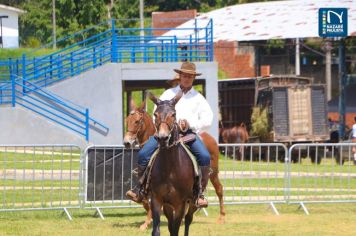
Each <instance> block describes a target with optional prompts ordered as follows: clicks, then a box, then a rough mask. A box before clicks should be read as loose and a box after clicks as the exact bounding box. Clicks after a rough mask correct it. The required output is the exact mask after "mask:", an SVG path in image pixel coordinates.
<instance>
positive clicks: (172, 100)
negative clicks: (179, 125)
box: [169, 91, 183, 106]
mask: <svg viewBox="0 0 356 236" xmlns="http://www.w3.org/2000/svg"><path fill="white" fill-rule="evenodd" d="M182 96H183V92H182V91H179V92H178V93H177V95H176V96H175V97H174V98H172V99H171V100H170V101H169V102H170V103H171V104H172V105H173V106H175V105H176V104H177V102H178V101H179V99H181V97H182Z"/></svg>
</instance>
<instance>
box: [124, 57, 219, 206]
mask: <svg viewBox="0 0 356 236" xmlns="http://www.w3.org/2000/svg"><path fill="white" fill-rule="evenodd" d="M174 71H175V72H177V73H178V74H179V75H180V84H179V85H177V86H176V87H174V88H171V89H168V90H166V91H165V92H164V93H163V94H162V95H161V97H160V100H170V99H172V98H174V97H175V96H176V95H177V94H178V93H179V92H180V91H182V92H183V96H182V98H181V99H180V100H179V101H178V103H177V104H176V107H175V108H176V119H177V120H178V124H179V126H180V129H181V132H182V133H184V134H192V133H197V134H199V133H200V132H203V131H207V130H208V129H209V128H210V126H211V124H212V121H213V112H212V110H211V108H210V105H209V103H208V102H207V101H206V99H205V98H204V97H203V95H201V94H200V93H199V92H197V91H196V90H195V89H194V88H193V82H194V79H195V77H196V76H199V75H201V73H197V72H196V67H195V64H194V63H191V62H183V64H182V66H181V68H180V69H174ZM186 144H187V145H188V146H189V148H190V151H191V152H192V153H193V155H194V156H195V157H196V159H197V162H198V164H199V166H200V169H201V178H200V181H201V183H200V186H201V188H200V192H199V197H198V200H197V206H198V207H207V206H208V201H207V199H206V198H204V195H203V192H204V191H205V188H206V186H207V184H208V180H209V171H210V154H209V152H208V150H207V149H206V147H205V145H204V144H203V142H202V141H201V140H200V138H199V137H198V136H196V137H195V139H192V140H191V141H188V142H187V143H186ZM157 147H158V143H157V140H156V138H155V137H153V136H151V137H150V138H149V140H148V141H147V142H146V144H145V145H144V146H143V147H142V149H141V150H140V151H139V153H138V168H137V169H138V178H139V185H138V186H136V187H135V188H134V189H131V190H129V191H128V192H127V193H126V196H127V197H128V198H129V199H131V200H132V201H134V202H137V203H141V202H142V199H143V198H144V197H145V196H144V193H143V191H142V190H143V188H142V186H141V185H142V183H143V182H144V181H143V180H142V177H143V175H144V172H145V169H146V167H147V165H148V163H149V161H150V159H151V157H152V155H153V153H154V152H155V150H156V149H157Z"/></svg>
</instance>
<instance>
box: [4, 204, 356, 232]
mask: <svg viewBox="0 0 356 236" xmlns="http://www.w3.org/2000/svg"><path fill="white" fill-rule="evenodd" d="M276 207H277V209H278V210H279V212H280V215H279V216H277V215H275V214H274V213H273V212H272V210H271V209H269V208H268V206H267V205H237V206H227V215H226V222H225V224H217V223H216V220H217V217H218V214H219V213H218V208H217V207H216V206H212V207H209V208H208V213H209V216H208V217H206V216H205V215H204V214H203V212H202V211H201V212H198V213H196V214H195V217H194V220H193V224H192V225H191V229H190V235H192V236H195V235H196V236H200V235H211V236H235V235H276V236H279V235H280V236H285V235H288V236H294V235H303V236H309V235H310V236H315V235H320V236H327V235H330V236H334V235H338V236H344V235H345V236H347V235H350V236H351V235H355V234H356V227H355V219H356V204H334V205H331V204H313V205H307V207H308V210H309V212H310V215H305V214H304V212H303V211H301V210H298V206H297V205H277V206H276ZM69 211H70V213H71V214H72V216H73V221H69V220H68V219H67V218H66V216H65V215H63V214H62V213H61V212H60V211H44V212H0V235H1V236H8V235H26V236H32V235H36V236H37V235H46V236H47V235H68V236H69V235H70V236H72V235H73V236H81V235H83V236H101V235H103V236H106V235H116V236H121V235H122V236H128V235H151V229H152V228H151V227H150V228H149V229H148V230H147V231H145V232H141V231H140V230H139V229H138V227H139V225H140V224H141V223H142V222H143V220H144V219H145V213H144V211H143V209H141V208H135V209H108V210H103V214H104V217H105V220H101V219H100V218H98V217H94V211H93V210H75V209H72V210H69ZM161 220H162V223H161V234H162V235H168V228H167V221H166V219H165V217H164V216H162V217H161ZM183 230H184V228H183V227H181V229H180V235H183Z"/></svg>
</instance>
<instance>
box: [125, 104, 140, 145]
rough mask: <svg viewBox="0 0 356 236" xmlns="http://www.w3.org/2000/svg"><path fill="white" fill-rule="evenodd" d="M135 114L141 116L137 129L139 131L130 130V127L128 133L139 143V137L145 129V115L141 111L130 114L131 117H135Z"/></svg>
mask: <svg viewBox="0 0 356 236" xmlns="http://www.w3.org/2000/svg"><path fill="white" fill-rule="evenodd" d="M134 114H138V115H139V116H140V119H139V120H138V122H139V124H138V128H137V130H130V129H129V127H127V132H128V133H130V134H132V136H133V138H134V139H135V140H136V141H137V135H138V133H139V132H140V131H141V129H142V127H143V116H144V115H143V112H140V111H131V112H130V115H134ZM140 145H141V144H140Z"/></svg>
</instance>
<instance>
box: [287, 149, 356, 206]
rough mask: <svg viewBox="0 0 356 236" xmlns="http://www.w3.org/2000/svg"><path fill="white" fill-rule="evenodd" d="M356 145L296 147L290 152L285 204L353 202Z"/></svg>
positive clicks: (355, 187) (355, 179)
mask: <svg viewBox="0 0 356 236" xmlns="http://www.w3.org/2000/svg"><path fill="white" fill-rule="evenodd" d="M353 148H356V143H320V144H295V145H293V146H292V147H291V148H290V149H289V158H290V161H289V167H288V175H289V176H288V180H289V184H288V189H289V192H288V202H289V203H298V204H300V203H303V202H304V203H305V202H309V203H311V202H314V203H316V202H320V203H326V202H356V159H355V158H354V154H353V150H352V149H353Z"/></svg>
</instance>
